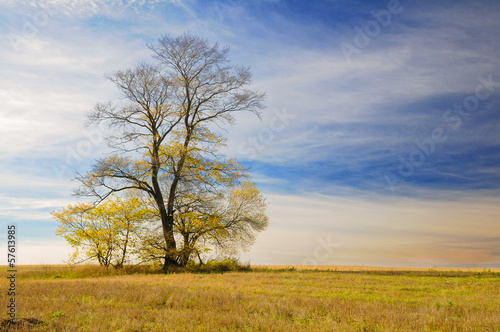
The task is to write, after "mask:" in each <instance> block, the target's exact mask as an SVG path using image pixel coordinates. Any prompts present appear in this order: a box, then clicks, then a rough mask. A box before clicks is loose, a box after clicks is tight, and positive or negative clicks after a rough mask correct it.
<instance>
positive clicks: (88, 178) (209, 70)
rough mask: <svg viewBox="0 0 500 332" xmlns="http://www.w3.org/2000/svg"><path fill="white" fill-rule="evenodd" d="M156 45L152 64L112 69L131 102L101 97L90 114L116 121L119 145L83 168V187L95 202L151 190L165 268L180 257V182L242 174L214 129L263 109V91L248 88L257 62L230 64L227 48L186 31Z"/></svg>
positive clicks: (235, 178) (113, 143)
mask: <svg viewBox="0 0 500 332" xmlns="http://www.w3.org/2000/svg"><path fill="white" fill-rule="evenodd" d="M150 49H151V50H152V51H153V59H154V63H153V64H147V63H140V64H139V65H137V66H136V67H135V68H133V69H127V70H121V71H117V72H116V73H114V74H112V75H110V76H109V77H108V78H109V79H110V80H111V82H113V83H114V84H115V85H116V86H117V87H118V88H119V90H120V91H121V92H122V94H123V97H124V100H125V102H122V103H115V104H114V103H112V102H107V103H99V104H96V106H95V107H94V109H93V110H92V112H91V114H90V115H89V119H90V123H94V124H98V123H105V124H107V125H108V126H109V128H110V135H109V136H108V137H106V141H107V143H108V145H109V146H110V147H112V148H113V149H115V151H116V152H117V153H116V154H114V155H111V156H108V157H105V158H102V159H99V160H97V161H96V162H95V164H94V165H93V167H92V169H91V171H90V172H88V173H87V174H85V175H83V176H79V180H80V182H81V186H80V188H79V189H77V191H76V193H77V194H78V195H80V196H91V197H94V198H96V203H98V202H100V201H103V200H105V199H106V198H107V197H108V196H110V195H112V194H115V193H118V192H122V191H127V190H139V191H142V192H144V193H146V194H147V195H149V197H151V198H152V200H153V201H154V204H155V208H156V210H157V212H158V215H159V217H160V220H161V224H162V227H161V229H162V232H163V234H162V235H163V239H164V241H165V247H166V251H165V256H164V267H165V268H166V267H168V266H169V265H173V264H178V263H179V253H178V250H177V243H176V236H175V229H174V225H175V218H176V217H175V214H176V213H177V211H176V209H175V202H176V199H177V198H178V197H179V195H181V196H182V195H184V194H182V193H181V189H185V188H191V189H192V188H193V186H189V185H187V184H188V183H189V181H190V180H189V178H190V176H193V174H198V176H199V177H207V178H215V179H220V181H221V182H224V181H226V182H227V183H226V184H227V185H234V184H236V183H238V182H239V180H240V175H241V167H239V166H238V165H237V163H236V162H234V161H226V160H225V159H224V157H223V156H222V155H220V154H218V153H217V150H218V148H220V147H221V146H223V145H224V144H225V140H224V139H223V138H222V137H221V136H220V135H219V134H218V133H217V132H216V131H215V129H216V128H218V126H221V125H223V124H233V123H234V120H235V119H234V113H236V112H242V111H247V112H253V113H255V114H257V115H259V114H260V113H259V110H260V109H262V108H263V104H262V102H263V98H264V94H263V93H260V92H257V91H253V90H249V89H246V86H247V85H249V84H250V82H251V73H250V70H249V68H248V67H242V66H233V65H230V64H229V61H228V58H227V55H228V51H229V49H228V48H223V49H219V46H218V45H217V44H214V45H209V43H208V42H207V41H206V40H203V39H201V38H199V37H196V36H192V35H189V34H184V35H181V36H179V37H171V36H168V35H167V36H164V37H162V38H161V39H160V40H159V42H158V44H156V45H152V46H150ZM196 161H198V162H199V163H198V164H196ZM194 170H196V171H194ZM202 182H203V181H202ZM210 183H213V181H211V180H210V181H208V182H207V186H210ZM181 263H182V262H181Z"/></svg>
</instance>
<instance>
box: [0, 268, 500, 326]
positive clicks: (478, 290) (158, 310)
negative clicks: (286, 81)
mask: <svg viewBox="0 0 500 332" xmlns="http://www.w3.org/2000/svg"><path fill="white" fill-rule="evenodd" d="M3 271H4V274H6V273H7V272H5V269H3ZM133 272H134V271H132V270H129V271H128V273H133ZM135 272H137V274H133V275H120V274H122V273H123V272H115V271H113V270H110V272H106V271H103V270H102V269H99V268H97V267H78V268H76V269H73V270H72V269H71V268H69V267H64V266H38V267H20V270H19V272H18V276H19V280H18V284H17V290H18V295H17V303H18V307H17V309H18V316H19V317H22V318H36V319H38V320H41V321H44V322H45V324H44V325H43V326H40V325H38V327H35V328H33V330H44V331H500V328H499V327H500V274H499V273H495V272H489V273H488V272H482V273H476V272H474V273H472V272H471V273H465V272H463V273H461V274H457V273H453V274H450V275H446V274H441V275H440V276H436V275H435V273H434V274H433V273H429V274H428V275H425V273H424V272H422V273H420V274H419V275H410V274H408V273H392V274H390V275H383V274H380V273H377V271H366V272H361V271H357V272H327V271H290V270H275V271H273V270H271V269H267V270H265V269H261V271H259V272H248V273H241V272H232V273H224V274H188V273H177V274H168V275H160V274H145V273H146V272H148V271H146V270H144V271H135ZM379 272H380V270H379ZM108 274H118V275H109V276H107V275H108ZM71 275H73V276H71ZM75 278H77V279H75ZM0 280H1V281H0V287H2V290H5V289H6V287H7V279H6V278H1V279H0ZM2 294H3V299H2V306H3V307H4V308H5V305H6V303H7V302H6V301H8V297H7V295H6V292H4V291H2ZM5 318H6V317H5Z"/></svg>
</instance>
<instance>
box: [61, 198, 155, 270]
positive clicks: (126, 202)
mask: <svg viewBox="0 0 500 332" xmlns="http://www.w3.org/2000/svg"><path fill="white" fill-rule="evenodd" d="M52 215H53V216H54V218H56V220H58V221H59V222H60V225H59V229H58V230H57V232H56V234H57V235H61V236H63V237H64V238H65V239H66V241H68V243H69V244H70V245H71V246H72V247H73V248H74V249H75V251H74V253H73V254H72V256H71V258H70V261H71V262H73V263H83V262H86V261H97V262H98V263H99V264H100V265H102V266H105V267H109V266H110V265H112V266H114V267H121V266H123V264H125V263H126V262H127V261H128V259H129V251H130V249H131V248H134V247H135V246H136V242H137V240H138V233H139V232H140V230H141V228H142V226H141V224H142V223H144V222H145V221H149V220H150V219H151V218H152V217H154V214H153V213H152V212H151V210H150V209H148V208H146V207H145V206H144V204H143V202H142V201H141V200H139V199H138V198H136V197H133V198H128V199H123V198H120V197H116V198H109V199H108V200H106V201H104V202H103V203H102V204H100V205H99V206H97V207H94V206H92V205H91V204H88V203H80V204H76V205H69V206H68V207H67V208H65V209H62V210H61V211H59V212H53V213H52Z"/></svg>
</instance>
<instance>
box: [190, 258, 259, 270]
mask: <svg viewBox="0 0 500 332" xmlns="http://www.w3.org/2000/svg"><path fill="white" fill-rule="evenodd" d="M186 269H187V270H188V271H189V272H197V273H224V272H234V271H240V272H242V271H251V270H252V269H251V268H250V265H242V264H241V263H240V262H238V260H236V259H224V260H220V261H217V260H210V261H208V262H206V263H205V264H196V263H194V262H193V261H189V262H188V264H187V266H186Z"/></svg>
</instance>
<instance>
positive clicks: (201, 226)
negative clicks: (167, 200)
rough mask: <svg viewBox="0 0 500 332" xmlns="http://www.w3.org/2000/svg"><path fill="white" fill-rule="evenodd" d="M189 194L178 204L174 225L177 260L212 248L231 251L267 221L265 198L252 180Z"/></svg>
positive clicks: (245, 243)
mask: <svg viewBox="0 0 500 332" xmlns="http://www.w3.org/2000/svg"><path fill="white" fill-rule="evenodd" d="M202 195H205V196H206V197H200V196H196V195H190V197H189V198H188V199H185V200H184V202H183V203H182V204H179V208H178V211H179V212H178V214H177V215H176V218H175V228H176V230H177V231H178V233H179V235H180V236H182V238H183V247H182V249H181V250H180V261H181V262H182V264H186V263H187V262H188V260H189V259H190V258H192V256H197V257H198V258H199V259H200V261H201V257H200V255H201V254H203V253H205V252H207V251H210V248H215V249H216V250H220V251H222V252H224V253H231V254H234V253H236V252H237V251H239V250H240V249H245V248H246V247H247V246H248V245H250V244H252V243H253V242H254V240H255V235H256V233H257V232H259V231H262V230H264V229H265V228H266V227H267V225H268V218H267V216H266V214H265V213H264V211H265V209H266V201H265V199H264V197H262V195H261V194H260V193H259V191H258V190H257V188H256V187H255V185H254V184H253V183H252V182H249V181H245V182H242V183H240V185H239V186H231V187H230V188H229V190H226V191H216V192H213V191H211V192H209V193H203V194H202Z"/></svg>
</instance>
